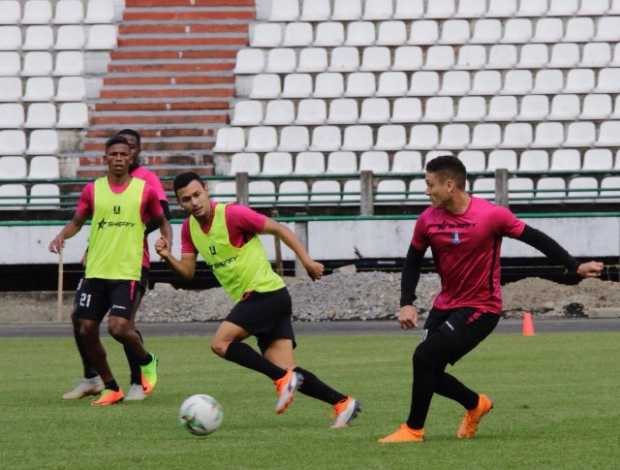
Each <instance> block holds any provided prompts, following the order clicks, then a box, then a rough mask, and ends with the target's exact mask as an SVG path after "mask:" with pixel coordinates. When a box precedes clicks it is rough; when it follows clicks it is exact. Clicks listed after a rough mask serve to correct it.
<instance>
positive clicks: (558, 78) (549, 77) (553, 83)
mask: <svg viewBox="0 0 620 470" xmlns="http://www.w3.org/2000/svg"><path fill="white" fill-rule="evenodd" d="M569 75H570V72H569ZM563 89H564V76H563V74H562V71H561V70H539V71H538V72H536V77H535V79H534V89H533V90H532V93H545V94H554V93H560V92H561V91H562V90H563Z"/></svg>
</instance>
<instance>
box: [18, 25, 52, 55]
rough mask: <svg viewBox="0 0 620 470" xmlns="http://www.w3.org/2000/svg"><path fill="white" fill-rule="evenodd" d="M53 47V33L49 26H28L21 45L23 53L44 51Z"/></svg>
mask: <svg viewBox="0 0 620 470" xmlns="http://www.w3.org/2000/svg"><path fill="white" fill-rule="evenodd" d="M53 46H54V33H53V31H52V27H51V26H28V28H26V38H25V39H24V44H22V50H24V51H45V50H48V49H51V48H52V47H53Z"/></svg>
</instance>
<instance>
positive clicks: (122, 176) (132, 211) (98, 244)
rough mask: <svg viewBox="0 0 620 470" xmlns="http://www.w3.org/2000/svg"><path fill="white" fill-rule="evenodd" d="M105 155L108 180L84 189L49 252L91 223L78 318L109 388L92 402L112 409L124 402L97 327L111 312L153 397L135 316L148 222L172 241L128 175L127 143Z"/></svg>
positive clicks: (83, 341) (150, 361)
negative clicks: (85, 223)
mask: <svg viewBox="0 0 620 470" xmlns="http://www.w3.org/2000/svg"><path fill="white" fill-rule="evenodd" d="M105 149H106V155H105V160H106V163H107V165H108V175H107V176H106V177H103V178H99V179H97V180H96V181H95V182H94V183H90V184H89V185H87V186H86V187H85V188H84V190H83V192H82V197H81V201H82V203H81V204H80V205H78V209H77V210H76V212H75V214H74V216H73V219H72V220H71V222H69V223H68V224H67V225H66V226H65V227H64V228H63V229H62V230H61V231H60V233H59V234H58V235H57V236H56V237H55V238H54V240H52V241H51V243H50V246H49V249H50V251H52V252H54V253H58V252H59V251H60V250H62V248H63V246H64V241H65V239H68V238H71V237H73V236H74V235H75V234H77V233H78V232H79V231H80V229H81V228H82V225H83V224H84V222H86V220H87V219H88V218H89V217H92V225H91V231H90V235H89V240H88V256H87V259H86V273H85V275H84V280H83V282H81V283H80V285H79V286H78V289H77V292H76V299H75V301H76V306H75V312H74V315H75V317H76V320H77V322H78V324H79V342H80V345H81V346H82V347H83V350H84V352H85V354H86V357H87V358H88V360H89V362H90V364H92V365H93V366H94V368H95V369H96V371H97V372H98V373H99V375H100V377H101V379H102V381H103V383H104V386H105V388H104V390H103V392H102V394H101V397H100V398H99V399H98V400H95V401H93V402H92V404H93V405H95V406H105V405H112V404H115V403H118V402H120V401H122V400H123V398H124V393H123V391H122V390H121V389H120V388H119V386H118V384H117V383H116V380H115V379H114V377H113V375H112V372H111V371H110V367H109V365H108V362H107V359H106V352H105V349H104V348H103V345H102V344H101V341H100V338H99V324H100V323H101V321H102V319H103V317H104V316H105V314H106V313H108V311H109V312H110V316H109V318H108V331H109V332H110V335H111V336H112V337H114V339H116V340H117V341H118V342H120V343H121V344H123V346H125V347H127V349H128V350H130V351H131V352H132V355H133V357H135V359H136V361H137V362H138V363H139V365H140V368H141V373H142V377H141V378H142V386H143V387H144V390H145V393H146V394H150V393H151V392H152V391H153V388H154V387H155V385H156V383H157V358H156V357H155V356H154V355H152V354H150V353H148V352H147V351H146V350H145V349H144V347H143V345H142V342H141V340H140V336H139V335H138V334H137V333H136V330H135V327H134V324H133V316H134V314H135V310H136V307H137V305H139V303H140V299H141V296H142V294H143V289H142V287H141V284H140V279H141V274H142V273H141V271H142V258H143V243H144V233H145V230H146V224H147V222H151V223H155V224H157V225H158V227H159V230H160V233H161V236H162V238H163V239H166V240H170V239H171V229H170V224H169V223H168V222H167V221H166V219H165V218H164V217H163V211H162V208H161V205H160V203H159V200H158V197H157V194H156V192H155V191H154V189H153V188H151V187H150V186H148V185H147V184H146V183H145V182H144V180H141V179H138V178H132V177H131V176H130V175H129V165H130V163H131V156H130V150H129V145H128V143H127V140H126V139H124V138H122V137H112V138H111V139H109V140H108V141H107V142H106V146H105ZM88 194H90V195H91V196H92V197H90V198H89V197H88V196H87V195H88ZM84 201H88V202H86V203H83V202H84Z"/></svg>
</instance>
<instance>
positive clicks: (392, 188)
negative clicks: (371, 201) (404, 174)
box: [375, 180, 407, 202]
mask: <svg viewBox="0 0 620 470" xmlns="http://www.w3.org/2000/svg"><path fill="white" fill-rule="evenodd" d="M406 198H407V185H406V184H405V182H404V181H403V180H381V181H379V183H378V184H377V192H376V194H375V201H377V202H379V201H388V200H390V201H394V200H396V201H402V200H403V199H406Z"/></svg>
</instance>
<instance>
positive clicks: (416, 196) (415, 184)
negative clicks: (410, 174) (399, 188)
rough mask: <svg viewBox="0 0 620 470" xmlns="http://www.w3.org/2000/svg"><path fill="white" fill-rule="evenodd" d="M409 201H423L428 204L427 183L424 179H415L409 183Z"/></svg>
mask: <svg viewBox="0 0 620 470" xmlns="http://www.w3.org/2000/svg"><path fill="white" fill-rule="evenodd" d="M409 199H413V200H415V201H423V203H424V204H426V203H427V202H428V200H429V198H428V196H427V195H426V181H425V180H424V179H414V180H411V183H409Z"/></svg>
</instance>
